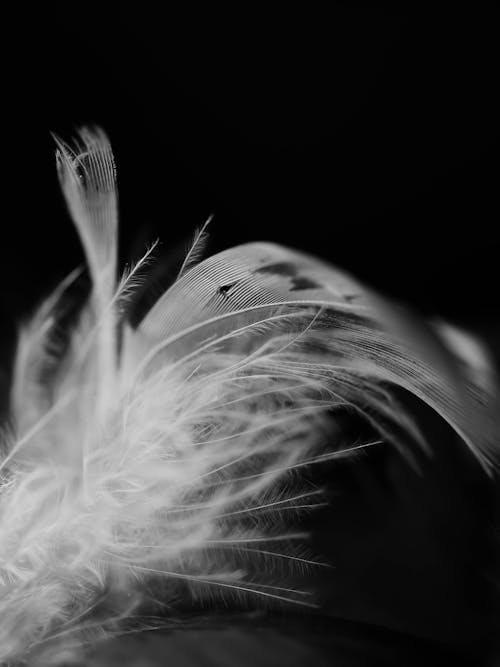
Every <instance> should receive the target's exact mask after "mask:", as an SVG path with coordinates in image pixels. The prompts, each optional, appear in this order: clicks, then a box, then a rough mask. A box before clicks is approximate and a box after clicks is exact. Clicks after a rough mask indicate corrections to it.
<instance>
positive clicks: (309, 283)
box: [257, 262, 321, 292]
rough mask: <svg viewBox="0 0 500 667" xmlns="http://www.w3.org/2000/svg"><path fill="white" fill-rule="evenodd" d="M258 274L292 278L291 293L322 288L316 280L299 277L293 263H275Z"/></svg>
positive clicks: (258, 270)
mask: <svg viewBox="0 0 500 667" xmlns="http://www.w3.org/2000/svg"><path fill="white" fill-rule="evenodd" d="M257 273H272V274H274V275H278V276H284V277H285V278H291V279H292V286H291V288H290V291H292V292H295V291H298V290H304V289H317V288H319V287H321V285H318V283H316V282H314V280H311V279H310V278H308V277H307V276H300V275H297V274H298V269H297V267H296V266H295V264H292V263H291V262H275V263H274V264H268V265H267V266H263V267H261V268H260V269H257Z"/></svg>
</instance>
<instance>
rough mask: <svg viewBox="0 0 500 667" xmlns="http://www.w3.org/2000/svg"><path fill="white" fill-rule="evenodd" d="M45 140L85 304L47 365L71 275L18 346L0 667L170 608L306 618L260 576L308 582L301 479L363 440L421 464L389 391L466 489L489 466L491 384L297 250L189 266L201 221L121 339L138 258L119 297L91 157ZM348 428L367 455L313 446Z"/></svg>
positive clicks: (52, 655) (4, 518) (105, 145)
mask: <svg viewBox="0 0 500 667" xmlns="http://www.w3.org/2000/svg"><path fill="white" fill-rule="evenodd" d="M56 141H57V146H58V153H57V163H58V171H59V178H60V182H61V187H62V191H63V194H64V197H65V199H66V202H67V205H68V209H69V212H70V214H71V216H72V218H73V221H74V223H75V226H76V229H77V231H78V233H79V235H80V238H81V241H82V245H83V248H84V251H85V256H86V261H87V265H88V269H89V273H90V277H91V280H92V291H91V294H90V296H89V298H88V300H87V301H86V303H85V304H84V305H83V306H82V308H81V310H80V312H79V315H78V318H77V319H76V321H75V322H74V323H73V325H72V327H71V330H70V332H69V335H68V341H67V343H66V344H65V345H61V344H58V337H57V323H58V318H59V312H60V309H61V308H62V303H63V301H64V295H65V294H66V291H67V287H68V285H69V282H70V281H71V280H73V279H74V276H71V277H70V278H68V279H67V280H66V281H64V282H63V283H62V284H61V285H60V287H59V288H57V289H56V291H55V292H54V293H53V294H52V295H51V296H50V297H49V298H48V299H47V300H46V301H45V302H44V303H42V305H41V306H40V308H39V309H38V310H37V311H36V312H35V314H34V315H33V317H32V319H31V321H30V322H28V323H27V325H26V326H25V327H24V329H22V331H21V334H20V339H19V344H18V350H17V357H16V360H15V364H14V373H13V381H12V391H11V415H10V422H11V428H10V429H9V430H8V431H6V433H7V435H6V436H5V440H6V442H5V443H4V451H5V454H4V455H3V459H2V460H1V461H0V475H1V478H0V479H1V485H0V537H1V539H0V614H1V617H2V624H1V626H0V662H2V663H10V662H14V661H20V660H24V661H27V662H30V661H31V662H32V663H33V664H49V663H54V664H55V663H57V661H61V660H62V659H68V656H69V655H72V656H74V655H77V653H78V650H79V648H81V647H85V646H86V645H87V644H88V643H89V642H93V641H95V640H96V639H100V638H105V637H108V636H110V635H112V634H114V633H117V632H121V631H124V630H128V629H130V628H132V629H133V628H134V627H135V628H144V627H148V622H147V617H148V615H149V616H151V615H154V614H157V612H158V610H159V609H160V608H161V609H162V610H163V618H164V619H166V620H164V621H163V623H168V618H171V619H172V621H171V622H172V623H173V622H174V619H175V617H176V615H175V609H176V606H177V605H178V604H179V603H181V602H182V603H186V601H187V602H188V603H189V602H191V603H193V604H195V603H196V602H197V601H199V600H208V601H211V602H212V604H218V603H221V604H222V603H224V604H225V603H227V600H228V599H229V600H235V601H238V602H239V603H240V604H244V605H249V606H252V605H257V604H282V605H292V604H295V605H301V606H306V607H307V606H309V605H313V604H314V600H311V599H310V596H309V595H308V594H307V591H304V590H300V589H296V588H294V587H293V586H292V585H290V584H289V583H287V580H286V579H287V578H286V577H285V579H284V580H283V577H282V576H280V574H279V572H278V570H279V568H276V567H274V566H273V564H274V563H275V562H278V563H281V564H282V566H283V565H286V572H288V573H290V574H293V572H294V568H297V567H305V568H315V567H320V566H321V565H322V563H320V562H318V560H317V559H315V558H312V557H310V556H309V555H307V554H304V551H303V549H301V547H300V544H301V542H302V541H303V540H304V535H303V533H302V532H301V531H294V530H293V529H292V530H290V528H289V526H290V524H292V525H293V517H294V516H296V514H297V513H300V512H304V511H310V510H312V509H314V508H315V507H318V506H321V505H323V504H324V502H325V501H324V498H323V496H322V493H321V489H316V488H311V487H308V486H307V484H306V483H305V482H301V476H300V474H299V473H300V470H301V469H304V468H306V467H309V466H313V465H321V464H323V463H324V462H325V461H328V460H333V459H335V458H337V457H341V456H346V455H353V454H355V453H356V452H360V451H363V449H364V448H366V447H370V446H372V445H374V444H376V443H380V442H382V441H384V442H392V443H393V444H395V445H396V446H398V447H399V448H400V449H401V451H402V452H403V454H404V455H405V456H406V457H408V459H409V460H413V461H416V458H415V457H416V453H417V452H419V451H424V452H430V448H429V445H428V443H427V442H426V440H425V438H424V436H423V435H422V433H421V432H420V429H419V427H418V423H417V421H416V420H415V418H414V416H413V415H412V413H411V411H410V410H409V409H407V408H405V407H404V404H403V403H402V402H401V401H400V400H399V399H398V392H399V391H400V390H401V389H402V390H404V391H406V392H410V393H412V394H413V395H414V396H416V397H417V398H418V399H420V400H421V401H423V402H424V403H426V404H427V405H428V406H429V407H430V408H431V409H433V410H434V411H435V412H436V413H437V414H439V415H440V417H441V418H442V419H443V420H445V421H446V422H447V423H448V424H449V425H450V426H451V427H452V428H453V429H455V431H456V432H457V434H458V435H459V436H460V437H461V438H462V440H463V442H464V443H465V444H466V445H467V446H468V447H469V448H470V449H471V451H472V452H473V454H474V456H475V457H476V458H477V459H478V461H479V462H480V463H481V464H482V465H483V467H484V468H485V470H488V471H489V470H491V469H492V467H493V466H495V465H496V464H497V461H498V442H497V439H496V438H495V428H496V426H497V425H496V422H495V418H494V415H493V414H491V411H490V410H489V409H488V400H489V398H491V397H492V396H493V395H494V394H495V392H496V386H495V384H494V383H492V382H489V384H488V387H489V388H488V392H489V393H488V394H487V395H485V391H486V390H485V389H484V386H483V387H482V393H481V392H479V391H475V389H477V388H478V386H479V383H478V382H477V381H476V378H477V372H478V371H477V367H476V366H475V372H474V373H471V372H466V370H464V365H463V364H457V363H456V358H455V356H454V355H453V354H452V352H451V351H450V349H449V347H448V345H447V343H446V339H445V337H443V336H441V335H440V334H439V332H437V330H436V329H435V328H434V327H433V326H432V325H431V324H427V323H426V322H424V321H422V320H420V319H418V318H417V317H415V316H412V317H413V319H412V320H411V322H412V327H411V335H407V334H408V327H407V325H406V322H407V321H408V319H407V314H406V313H405V312H403V311H401V309H400V308H399V307H396V306H394V305H393V304H391V303H390V302H389V301H387V300H386V299H383V298H381V297H380V296H378V295H375V294H373V293H372V292H371V290H369V289H366V288H364V287H363V286H362V285H361V284H360V283H358V282H357V281H356V280H355V279H353V278H351V277H350V276H348V275H346V274H344V273H343V272H341V271H339V270H337V269H335V268H334V267H331V266H329V265H327V264H325V263H323V262H321V261H319V260H317V259H315V258H313V257H309V256H306V255H304V254H302V253H299V252H297V251H293V250H290V249H287V248H284V247H281V246H277V245H272V244H269V243H250V244H247V245H242V246H239V247H236V248H232V249H229V250H226V251H223V252H221V253H218V254H217V255H215V256H213V257H210V258H208V259H206V260H204V261H202V262H200V263H194V261H195V260H197V259H198V253H199V250H200V247H201V246H202V245H203V238H204V233H205V228H206V224H207V223H206V224H205V226H204V227H203V228H202V230H201V231H200V232H199V233H198V234H197V235H196V236H195V240H194V243H193V248H192V250H191V251H190V252H189V253H188V255H187V258H186V261H185V262H184V264H183V266H182V269H181V271H180V273H179V276H178V279H177V280H176V281H175V282H174V284H173V285H172V286H171V287H170V288H169V290H167V292H166V293H165V294H164V295H163V296H162V297H161V298H160V299H159V300H158V301H157V303H156V304H155V305H154V306H153V307H152V308H151V310H150V311H149V313H147V314H146V316H145V317H144V318H143V320H142V322H140V323H139V325H138V326H136V327H135V328H133V327H132V326H131V324H130V323H129V321H128V319H127V309H128V304H129V303H130V302H131V301H132V300H133V297H134V288H135V287H136V285H137V281H138V280H139V276H140V275H141V274H142V272H143V270H144V269H145V267H146V266H147V263H148V261H149V259H150V253H151V250H150V251H148V252H147V253H146V256H145V257H144V258H143V260H141V261H140V262H139V263H138V264H137V265H136V266H135V267H133V268H132V269H130V270H128V271H127V272H125V274H124V275H123V277H122V278H121V280H118V281H117V278H116V269H117V259H116V257H117V249H116V245H117V195H116V178H115V168H114V162H113V156H112V153H111V149H110V145H109V141H108V139H107V138H106V136H105V135H104V133H103V132H102V131H101V130H90V129H84V130H82V132H81V133H80V139H79V141H78V142H77V143H76V145H75V147H74V148H72V147H69V146H68V145H66V144H65V143H63V142H62V141H61V140H59V139H57V140H56ZM464 363H465V362H464ZM490 379H491V378H490ZM346 411H347V412H348V413H353V414H359V415H362V416H363V417H364V418H365V419H366V420H368V422H369V423H370V424H371V425H372V427H373V429H374V430H375V431H376V433H377V437H376V438H375V439H374V440H373V441H366V442H348V443H346V442H345V439H343V438H342V437H339V440H338V443H337V445H336V446H331V444H329V443H328V440H329V434H331V433H332V424H335V420H336V417H337V415H341V414H344V413H345V412H346ZM327 445H328V446H327ZM261 559H264V562H265V563H266V567H264V568H263V567H262V565H261V563H262V560H261ZM281 569H283V568H281ZM266 572H267V574H265V573H266ZM218 601H219V602H218ZM165 610H167V613H166V612H165ZM169 610H170V611H169ZM140 618H142V619H143V620H142V621H141V620H140ZM134 623H135V624H134ZM157 623H158V621H157V619H156V620H155V622H154V623H153V624H152V625H157Z"/></svg>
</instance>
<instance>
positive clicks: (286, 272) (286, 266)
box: [257, 262, 297, 278]
mask: <svg viewBox="0 0 500 667" xmlns="http://www.w3.org/2000/svg"><path fill="white" fill-rule="evenodd" d="M257 273H274V274H275V275H278V276H287V277H289V278H292V277H294V276H296V275H297V267H296V266H295V264H292V263H291V262H275V263H274V264H267V266H262V267H261V268H260V269H257Z"/></svg>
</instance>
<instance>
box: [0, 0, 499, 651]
mask: <svg viewBox="0 0 500 667" xmlns="http://www.w3.org/2000/svg"><path fill="white" fill-rule="evenodd" d="M124 4H125V3H124ZM401 5H402V6H400V7H399V8H396V9H394V8H392V9H388V6H387V5H386V6H384V5H382V4H380V3H375V2H374V3H358V2H352V3H330V9H331V13H330V14H327V13H326V12H321V13H320V12H318V11H317V10H315V9H314V8H311V9H307V10H306V9H305V5H300V6H299V8H297V9H291V7H290V6H284V8H283V10H282V11H281V12H274V13H273V14H272V15H271V13H270V12H269V11H265V10H262V11H259V12H257V11H256V10H255V8H254V7H252V5H248V6H247V7H246V8H244V7H243V6H242V5H239V10H238V12H237V13H236V12H234V11H231V10H224V11H216V10H215V9H213V8H211V7H210V9H207V8H205V9H204V10H203V11H201V10H200V9H199V8H198V7H195V6H193V7H192V9H191V10H189V9H188V10H187V11H185V12H184V13H183V15H182V16H181V15H180V14H179V13H177V12H175V13H174V12H172V11H164V12H163V13H160V12H159V11H158V10H156V11H152V10H151V9H150V8H148V7H147V6H146V5H142V4H137V3H134V4H133V5H131V6H130V7H129V8H128V9H127V8H125V7H124V6H123V7H122V8H121V9H120V10H117V11H116V12H111V11H108V12H103V11H102V10H99V11H97V10H96V9H95V8H92V7H90V6H83V5H81V4H78V5H77V4H76V3H75V6H74V7H73V6H71V7H70V4H69V3H66V5H64V6H63V5H61V6H60V7H59V8H58V9H54V8H51V9H48V10H47V13H46V14H42V13H41V12H40V11H38V13H37V15H29V16H27V17H25V20H24V21H22V22H21V27H17V26H12V32H11V34H10V35H7V36H8V37H10V40H9V55H8V58H7V59H6V61H5V63H4V86H5V88H4V91H5V94H4V98H3V100H4V101H3V107H4V110H5V111H6V112H7V121H4V123H5V124H4V131H3V133H4V137H3V147H2V153H3V161H4V166H5V167H6V168H7V169H6V171H7V173H6V176H5V177H4V179H3V188H2V189H3V196H2V200H3V201H2V208H3V224H2V245H1V257H2V261H1V264H0V286H1V289H0V317H1V320H2V332H1V336H2V341H3V343H4V344H6V345H7V344H8V343H9V341H10V340H11V338H12V333H13V331H14V326H15V324H16V322H18V321H19V318H21V317H22V316H23V315H25V314H27V312H28V311H29V309H30V308H31V307H32V306H33V305H34V304H35V303H36V301H37V300H38V299H39V298H40V297H41V296H42V295H43V294H44V293H46V291H47V290H48V289H49V288H50V287H51V286H53V285H54V284H55V282H56V281H57V280H58V279H60V278H62V277H63V276H65V275H66V274H67V273H68V272H69V271H70V270H71V269H72V268H74V266H76V265H78V264H80V263H81V261H82V254H81V250H80V246H79V243H78V240H77V237H76V233H75V231H74V229H73V228H72V226H71V223H70V222H69V219H68V216H67V213H66V211H65V207H64V204H63V202H62V199H61V196H60V194H59V191H58V185H57V179H56V173H55V161H54V145H53V140H52V138H51V136H50V132H51V131H52V132H56V133H57V134H60V135H61V136H63V138H65V139H69V138H70V137H71V136H72V135H73V133H74V131H75V129H76V128H77V127H78V126H80V125H81V124H98V125H100V126H102V127H103V128H104V129H105V130H106V132H107V133H108V134H109V136H110V138H111V141H112V143H113V146H114V150H115V154H116V160H117V166H118V173H119V187H120V210H121V227H120V229H121V255H122V259H123V261H127V260H129V259H131V258H133V257H135V258H137V257H138V256H139V255H140V253H141V251H142V250H143V249H144V247H145V245H146V244H147V243H148V242H151V241H152V240H154V239H155V238H157V237H159V238H160V239H161V241H162V246H161V248H160V251H159V253H160V255H162V254H164V255H165V256H171V257H173V258H175V257H178V253H179V249H181V248H183V247H184V246H185V244H186V243H187V242H188V241H189V238H190V236H191V234H192V232H193V230H194V228H195V227H197V226H199V225H200V224H201V223H202V222H204V220H205V219H206V218H207V216H208V215H209V214H212V213H213V214H214V220H213V222H212V224H211V245H210V251H211V252H212V251H216V250H219V249H222V248H224V247H228V246H231V245H233V244H235V243H239V242H245V241H252V240H273V241H276V242H280V243H284V244H286V245H290V246H294V247H297V248H299V249H302V250H306V251H308V252H312V253H315V254H317V255H319V256H321V257H323V258H325V259H327V260H329V261H331V262H334V263H336V264H337V265H339V266H341V267H344V268H345V269H347V270H348V271H350V272H351V273H353V274H355V275H356V276H358V277H360V278H362V279H363V280H364V281H366V282H367V283H368V284H370V285H372V286H375V287H377V288H379V289H380V290H382V291H384V292H385V293H387V294H389V295H391V296H393V297H395V298H398V299H401V300H403V301H405V302H407V303H409V304H411V305H413V306H414V307H416V308H418V309H420V310H422V311H424V312H425V313H427V314H437V315H440V316H444V317H448V318H451V319H452V320H455V321H457V322H460V323H462V324H465V325H466V326H468V327H470V328H472V329H473V330H476V331H478V332H481V333H482V334H484V335H485V336H486V337H487V338H488V339H489V340H490V341H493V340H494V336H495V334H496V333H498V328H499V327H498V325H499V318H498V305H499V298H498V282H499V281H498V277H497V274H498V261H499V242H498V240H497V220H498V210H499V206H498V176H499V167H498V144H499V122H498V118H499V102H498V100H497V93H498V64H499V60H498V51H499V40H498V29H499V20H498V19H499V15H498V12H497V11H496V10H495V9H494V6H493V4H491V5H489V4H483V5H481V6H480V7H479V6H477V7H476V8H475V9H470V8H469V9H468V10H467V11H466V10H463V11H459V10H457V8H456V7H453V8H450V9H448V10H446V11H444V10H443V11H442V12H441V13H437V12H436V11H435V10H433V9H431V8H430V9H428V10H426V11H422V10H417V9H412V8H411V5H410V4H403V3H401ZM471 7H472V5H471ZM5 31H6V33H8V32H9V31H10V27H9V25H8V24H7V25H6V28H5ZM172 261H173V260H172ZM4 349H5V350H7V349H8V347H5V348H4ZM494 352H495V353H497V352H496V348H494ZM4 357H6V359H5V362H4V366H8V358H7V354H4ZM445 451H447V452H448V450H447V449H446V447H445ZM448 454H449V458H446V460H445V461H441V464H439V457H438V464H436V466H435V467H434V468H432V471H431V468H430V467H428V470H427V472H426V476H423V477H416V476H415V475H414V473H412V472H411V473H410V471H409V470H408V469H407V468H406V467H404V466H399V469H398V470H399V472H398V473H397V474H395V473H394V471H393V474H392V477H391V476H390V475H389V473H387V461H386V460H385V459H384V460H383V464H384V466H382V467H383V470H384V471H385V472H384V474H383V475H382V473H380V471H379V472H377V470H378V468H380V466H381V465H382V464H381V463H380V461H378V462H377V460H375V461H374V463H373V465H374V473H373V477H370V475H369V473H366V472H363V473H360V472H359V466H358V469H357V472H356V473H355V474H354V475H353V476H354V477H355V478H357V475H358V473H359V474H361V476H362V477H363V480H364V481H360V480H359V479H356V481H353V480H352V479H351V480H350V481H347V482H345V480H344V482H345V483H346V485H347V487H348V488H349V489H350V491H349V492H347V491H345V492H344V495H343V500H341V501H340V505H339V506H338V507H339V508H342V512H340V509H339V510H337V513H336V514H335V515H334V517H333V518H331V519H329V521H330V520H331V522H332V523H331V524H328V531H330V529H331V530H332V531H333V532H332V534H333V533H335V530H336V531H337V533H336V534H335V539H336V540H337V544H340V545H342V546H341V547H337V548H335V549H333V547H332V549H333V551H332V554H333V556H332V557H333V558H334V559H335V558H336V559H337V560H336V562H337V564H338V566H339V567H340V571H339V574H338V577H337V580H335V577H333V583H332V586H333V589H332V590H335V600H336V603H335V604H333V603H332V604H333V607H332V609H333V611H332V614H333V615H334V616H336V617H338V618H349V619H351V620H352V619H354V620H359V621H363V622H367V623H371V624H376V625H380V626H383V627H386V628H390V629H391V630H397V631H401V632H404V633H406V635H408V636H411V635H414V636H418V637H420V638H424V639H429V638H430V639H431V640H433V641H434V640H435V641H438V642H444V644H446V645H449V646H455V647H456V646H462V645H463V644H467V650H468V651H472V652H474V651H480V648H478V647H480V646H483V644H484V641H485V640H484V634H485V632H487V630H488V628H489V625H488V624H489V623H490V621H491V615H490V612H491V609H490V607H489V604H490V602H491V601H490V600H489V599H488V596H487V595H486V594H484V592H483V588H482V587H483V585H484V582H485V581H486V580H487V581H490V579H489V578H491V554H490V551H489V549H490V545H489V542H487V540H486V541H485V538H484V535H485V534H487V533H488V531H489V529H490V528H491V525H493V524H494V521H495V520H494V517H493V510H492V506H491V504H490V500H491V498H490V493H489V490H485V488H484V487H483V486H482V485H481V483H480V482H479V481H478V480H479V479H480V475H479V473H478V471H477V470H476V469H475V468H474V465H473V464H472V463H471V462H470V461H469V460H468V459H467V460H462V457H461V455H456V454H454V453H453V452H452V451H451V450H450V452H448ZM375 459H376V457H375ZM391 465H396V464H395V463H394V461H392V463H391ZM377 466H378V468H377ZM367 474H368V475H369V478H366V475H367ZM349 475H351V473H349V474H348V475H347V477H349ZM377 475H379V477H381V478H380V479H379V478H378V477H377ZM388 475H389V476H388ZM388 479H389V480H391V479H392V482H388V481H387V480H388ZM374 480H375V481H374ZM377 480H378V482H377ZM377 484H378V486H377ZM374 485H375V486H376V487H377V489H378V490H377V489H375V488H374ZM401 489H405V492H406V495H405V494H401ZM408 489H410V490H411V491H409V490H408ZM341 495H342V494H341ZM404 497H406V501H404V499H403V498H404ZM353 498H354V499H353ZM396 498H397V499H398V502H396ZM377 503H378V504H377ZM335 517H336V518H335ZM339 517H342V518H339ZM324 530H327V529H326V528H324ZM488 558H489V560H490V562H489V565H488V566H487V567H486V566H484V567H483V565H484V563H483V560H485V561H488ZM488 568H490V569H488ZM337 570H338V568H337ZM333 597H334V596H333V593H332V598H333ZM339 601H340V602H339ZM485 628H486V630H485ZM464 650H465V649H464ZM476 655H479V653H477V654H476ZM402 660H403V662H402V663H401V664H410V663H409V659H407V663H405V662H404V660H405V659H404V658H403V659H402ZM477 660H478V664H480V662H479V657H478V658H477ZM356 664H357V663H356ZM359 664H365V663H359ZM366 664H369V663H366ZM373 664H379V663H375V662H373ZM380 664H383V662H381V663H380Z"/></svg>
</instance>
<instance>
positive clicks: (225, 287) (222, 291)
mask: <svg viewBox="0 0 500 667" xmlns="http://www.w3.org/2000/svg"><path fill="white" fill-rule="evenodd" d="M235 285H236V283H231V284H230V285H221V286H220V287H219V290H218V291H219V294H224V295H226V294H227V293H228V292H229V290H230V289H231V288H232V287H234V286H235Z"/></svg>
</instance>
